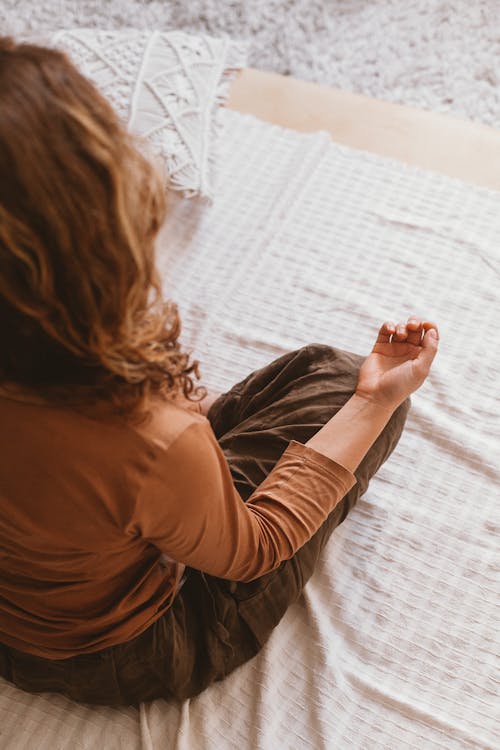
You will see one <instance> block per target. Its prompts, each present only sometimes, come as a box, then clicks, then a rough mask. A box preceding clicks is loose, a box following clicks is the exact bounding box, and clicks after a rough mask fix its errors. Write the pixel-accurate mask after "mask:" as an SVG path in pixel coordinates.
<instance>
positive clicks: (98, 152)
mask: <svg viewBox="0 0 500 750" xmlns="http://www.w3.org/2000/svg"><path fill="white" fill-rule="evenodd" d="M141 145H143V146H144V147H146V148H147V144H146V143H145V141H142V139H140V138H139V137H138V136H134V135H132V134H131V133H129V132H128V131H127V130H126V128H125V126H124V125H123V124H122V123H121V121H120V120H119V118H118V116H117V114H116V112H115V111H114V109H113V108H112V106H111V104H110V103H109V102H108V101H107V99H106V98H105V97H104V96H103V95H101V94H100V92H99V91H98V90H97V89H96V88H95V86H94V85H93V84H92V83H91V82H90V81H89V80H88V79H87V78H85V77H84V76H83V75H82V74H81V73H80V72H79V71H78V70H77V68H76V67H75V66H74V65H73V63H72V62H71V60H70V59H69V57H68V56H67V55H66V54H65V53H63V52H62V51H59V50H57V49H51V48H49V47H44V46H40V45H38V44H32V43H27V42H25V43H22V42H19V43H18V42H16V41H15V40H14V39H13V38H12V37H0V321H1V326H0V352H1V355H0V384H2V383H10V382H12V383H14V384H19V385H21V387H28V388H29V389H30V391H32V392H35V393H38V394H39V395H41V396H42V397H43V399H45V400H47V401H49V402H50V403H53V404H56V405H68V404H72V405H85V404H92V403H95V402H96V400H101V399H102V400H104V401H109V404H110V406H111V409H112V411H114V412H116V413H118V414H120V415H127V416H128V417H130V418H131V419H132V420H133V421H134V420H137V419H138V421H139V422H142V421H143V420H144V419H145V418H147V417H148V416H149V415H150V412H147V411H146V412H144V408H145V407H146V405H147V404H148V403H149V401H150V398H151V397H152V396H158V397H159V398H160V399H162V400H169V399H171V398H173V397H176V396H178V395H181V391H182V394H183V396H182V395H181V398H182V397H185V398H186V399H187V400H188V401H199V400H201V399H202V398H204V396H205V395H206V394H207V391H206V388H204V387H203V386H198V387H196V388H195V387H194V381H193V377H191V376H190V374H191V373H194V375H195V376H196V378H199V377H200V375H199V370H198V366H199V362H198V361H194V362H192V363H191V364H190V363H189V358H190V356H191V352H185V351H182V350H181V347H180V345H179V342H178V338H179V334H180V330H181V324H180V319H179V315H178V309H177V305H176V304H175V303H174V302H172V301H171V300H168V301H162V289H161V281H160V277H159V273H158V270H157V268H156V265H155V257H154V256H155V246H154V242H155V238H156V236H157V234H158V232H159V230H160V228H161V226H162V224H163V222H164V220H165V216H166V210H167V205H166V195H165V185H164V182H163V180H162V178H161V176H160V173H159V171H158V170H157V168H156V167H155V166H154V165H153V163H152V161H150V160H149V159H148V158H146V156H145V155H144V154H143V153H141V150H140V149H141ZM151 291H152V292H153V293H154V297H153V299H152V300H151V301H148V297H149V294H150V292H151ZM200 391H201V393H200ZM193 392H194V395H199V396H200V398H198V399H193V398H190V394H191V393H193Z"/></svg>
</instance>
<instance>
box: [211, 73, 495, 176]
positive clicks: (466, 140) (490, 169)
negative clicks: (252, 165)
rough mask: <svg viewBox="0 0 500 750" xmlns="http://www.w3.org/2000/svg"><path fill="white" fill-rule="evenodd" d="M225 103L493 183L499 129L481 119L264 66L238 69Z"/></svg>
mask: <svg viewBox="0 0 500 750" xmlns="http://www.w3.org/2000/svg"><path fill="white" fill-rule="evenodd" d="M226 106H227V107H228V108H229V109H233V110H236V111H238V112H243V113H248V114H253V115H255V116H256V117H258V118H260V119H261V120H265V121H267V122H272V123H275V124H276V125H281V126H282V127H287V128H292V129H293V130H298V131H301V132H312V131H317V130H326V131H328V132H329V133H330V135H331V137H332V140H334V141H335V142H336V143H342V144H344V145H346V146H350V147H352V148H357V149H361V150H364V151H371V152H373V153H376V154H380V155H381V156H390V157H392V158H395V159H399V160H400V161H402V162H405V163H407V164H414V165H416V166H418V167H422V168H423V169H428V170H432V171H435V172H441V173H442V174H445V175H448V176H449V177H455V178H457V179H459V180H464V181H465V182H470V183H473V184H475V185H480V186H482V187H486V188H492V189H495V190H500V131H499V130H496V129H495V128H491V127H488V126H487V125H482V124H480V123H476V122H472V121H468V120H463V119H459V118H455V117H450V116H448V115H441V114H437V113H434V112H428V111H425V110H420V109H415V108H413V107H407V106H403V105H401V104H393V103H392V102H387V101H381V100H379V99H373V98H371V97H368V96H362V95H360V94H352V93H350V92H348V91H341V90H340V89H334V88H330V87H328V86H320V85H318V84H316V83H308V82H305V81H300V80H298V79H296V78H290V77H287V76H282V75H277V74H275V73H266V72H264V71H261V70H256V69H254V68H244V69H243V70H241V71H239V72H238V74H237V76H236V78H235V80H234V81H233V83H232V85H231V89H230V95H229V98H228V101H227V104H226Z"/></svg>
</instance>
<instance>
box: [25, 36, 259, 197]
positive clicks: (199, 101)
mask: <svg viewBox="0 0 500 750" xmlns="http://www.w3.org/2000/svg"><path fill="white" fill-rule="evenodd" d="M30 41H33V42H35V43H40V44H44V45H45V46H51V47H56V48H59V49H62V50H63V51H65V52H67V53H68V55H69V56H70V58H71V59H72V61H73V63H74V64H75V65H76V67H77V68H78V69H79V70H80V72H81V73H83V74H84V75H85V76H86V77H87V78H89V79H90V80H91V81H92V82H93V83H94V84H95V85H96V87H97V88H98V89H99V90H100V91H101V93H103V94H104V95H105V96H106V97H107V98H108V100H109V101H110V102H111V104H112V105H113V107H114V108H115V110H116V112H117V113H118V115H119V116H120V118H121V119H122V121H123V122H124V123H125V124H126V125H127V128H128V129H129V131H131V132H134V133H138V134H139V135H141V136H143V137H145V138H146V139H147V142H148V144H149V146H150V153H148V154H147V156H148V157H149V158H158V159H159V160H160V165H161V168H162V169H163V172H164V175H165V184H166V188H167V189H169V188H171V189H173V190H180V191H182V192H183V194H184V195H185V196H186V197H188V198H191V197H194V196H200V197H202V198H203V199H205V200H207V201H208V202H211V201H212V200H213V197H214V168H215V164H216V161H217V142H218V131H219V127H220V124H219V122H218V119H217V117H216V112H217V109H218V107H219V106H220V105H222V104H223V103H224V102H225V101H226V98H227V96H228V93H229V87H230V83H231V81H232V79H233V77H234V75H235V74H236V71H237V70H238V69H240V68H243V67H245V65H246V61H247V54H248V46H249V42H247V41H244V40H234V41H233V40H230V39H226V38H215V37H210V36H205V35H196V36H195V35H192V34H187V33H185V32H182V31H167V32H159V31H142V30H124V31H103V30H97V29H69V30H66V29H65V30H60V31H56V32H54V33H52V34H47V33H44V34H43V38H42V37H41V36H39V37H38V41H37V39H35V36H34V35H30Z"/></svg>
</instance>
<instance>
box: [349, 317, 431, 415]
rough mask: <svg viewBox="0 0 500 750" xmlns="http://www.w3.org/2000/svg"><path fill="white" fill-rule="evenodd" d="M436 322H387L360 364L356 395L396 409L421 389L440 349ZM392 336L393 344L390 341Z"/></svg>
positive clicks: (414, 319)
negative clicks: (432, 331) (395, 323)
mask: <svg viewBox="0 0 500 750" xmlns="http://www.w3.org/2000/svg"><path fill="white" fill-rule="evenodd" d="M432 329H434V330H435V331H436V333H437V334H438V336H439V333H438V329H437V326H436V324H435V323H431V322H430V321H428V320H424V321H422V320H421V319H420V318H417V317H415V316H411V317H410V318H408V322H407V323H398V324H397V325H394V324H393V323H392V322H386V323H384V324H383V325H382V326H381V327H380V330H379V333H378V338H377V341H376V343H375V344H374V346H373V349H372V351H371V353H370V354H369V355H368V357H367V358H366V359H365V361H364V362H363V364H362V365H361V368H360V371H359V376H358V385H357V387H356V393H357V394H358V396H362V397H363V398H366V399H368V400H369V401H372V402H373V403H376V404H379V405H381V406H384V407H389V408H394V409H395V408H397V407H398V406H399V405H400V404H401V403H402V402H403V401H404V400H405V399H406V398H407V397H408V396H409V395H410V393H413V391H416V390H417V388H420V386H421V385H422V383H423V382H424V380H425V379H426V377H427V375H428V374H429V370H430V367H431V364H432V361H433V359H434V357H435V356H436V352H437V349H438V337H436V338H433V336H432V335H431V333H430V331H431V330H432ZM391 335H392V341H391V340H390V339H391Z"/></svg>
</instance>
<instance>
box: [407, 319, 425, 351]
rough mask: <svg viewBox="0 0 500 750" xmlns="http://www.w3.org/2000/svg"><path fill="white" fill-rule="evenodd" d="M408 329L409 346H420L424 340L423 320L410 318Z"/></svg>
mask: <svg viewBox="0 0 500 750" xmlns="http://www.w3.org/2000/svg"><path fill="white" fill-rule="evenodd" d="M406 327H407V329H408V338H407V339H406V340H407V342H408V343H409V344H416V345H417V346H418V345H419V344H420V343H421V340H422V330H423V325H422V321H421V319H420V318H417V316H416V315H411V316H410V317H409V318H408V322H407V324H406Z"/></svg>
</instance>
